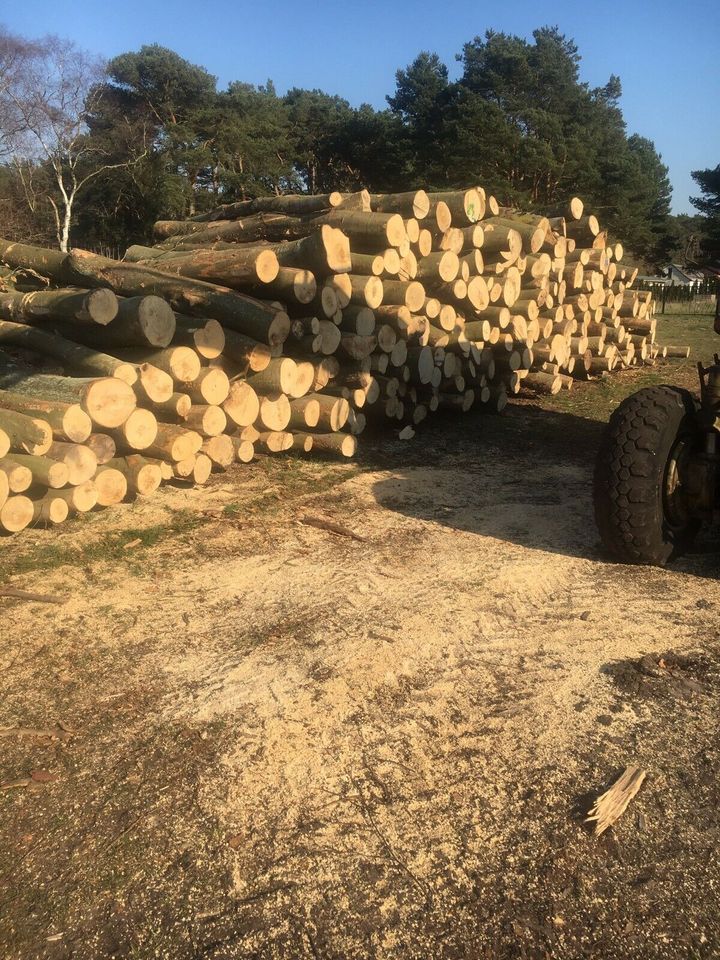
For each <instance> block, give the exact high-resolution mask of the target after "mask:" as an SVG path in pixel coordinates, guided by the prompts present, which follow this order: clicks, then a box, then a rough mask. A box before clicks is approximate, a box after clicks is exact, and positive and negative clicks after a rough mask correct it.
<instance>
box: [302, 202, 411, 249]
mask: <svg viewBox="0 0 720 960" xmlns="http://www.w3.org/2000/svg"><path fill="white" fill-rule="evenodd" d="M313 222H314V223H316V224H327V225H329V226H331V227H335V228H336V229H340V230H342V232H343V233H345V234H347V235H348V236H349V237H350V239H351V241H352V243H353V246H355V245H356V244H357V245H358V248H359V249H362V247H363V245H367V244H370V245H373V244H378V243H379V244H381V245H382V247H399V246H400V244H402V243H403V242H404V241H406V240H407V232H406V230H405V224H404V223H403V218H402V217H401V216H400V215H399V214H397V213H364V212H362V211H355V210H352V211H348V212H343V210H342V209H339V210H334V211H332V213H329V214H325V216H323V217H322V218H319V219H316V220H315V221H313Z"/></svg>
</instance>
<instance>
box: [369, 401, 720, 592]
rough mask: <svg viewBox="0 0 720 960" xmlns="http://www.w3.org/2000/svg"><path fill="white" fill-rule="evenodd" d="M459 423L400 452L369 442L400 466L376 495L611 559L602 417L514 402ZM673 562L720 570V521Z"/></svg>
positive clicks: (377, 463)
mask: <svg viewBox="0 0 720 960" xmlns="http://www.w3.org/2000/svg"><path fill="white" fill-rule="evenodd" d="M463 425H464V429H463V430H462V431H459V430H457V429H452V425H451V424H450V423H448V422H446V421H445V418H443V417H439V418H437V420H436V421H434V422H433V423H431V424H429V425H428V427H427V429H426V430H423V443H422V444H418V445H413V444H407V445H405V447H403V449H402V459H400V457H399V456H398V452H397V449H393V450H392V452H391V454H390V455H388V456H383V454H382V452H381V451H377V450H371V451H369V456H368V461H369V462H368V465H372V466H373V467H374V468H375V469H377V468H384V469H393V470H394V471H395V476H392V477H388V478H386V479H383V480H381V481H379V482H378V483H377V484H376V485H375V487H374V491H373V492H374V495H375V497H376V499H377V501H378V503H379V504H381V505H382V506H383V507H384V508H386V509H389V510H395V511H397V512H398V513H402V514H405V515H407V516H411V517H416V518H419V519H423V520H431V521H435V522H437V523H441V524H443V525H444V526H448V527H452V528H455V529H457V530H463V531H465V532H470V533H477V534H479V535H481V536H483V537H494V538H496V539H498V540H501V541H504V542H506V543H514V544H517V545H519V546H523V547H528V548H530V549H534V550H542V551H547V552H550V553H556V554H562V555H564V556H568V557H580V558H583V559H588V560H596V561H607V562H608V563H610V562H612V561H611V560H610V558H609V557H608V556H607V554H606V553H605V552H604V549H603V547H602V544H601V542H600V539H599V536H598V533H597V529H596V526H595V520H594V516H593V504H592V474H593V467H594V463H595V458H596V455H597V451H598V447H599V444H600V439H601V436H602V432H603V429H604V424H603V423H601V422H600V421H597V420H591V419H586V418H584V417H578V416H575V415H573V414H568V413H558V412H551V411H546V410H542V409H539V408H537V407H530V406H514V407H513V408H512V409H510V410H509V411H508V413H506V414H505V415H503V416H501V417H489V416H487V415H483V414H479V413H477V414H476V413H473V414H469V415H468V416H467V419H466V420H464V421H463ZM423 426H424V425H423ZM394 446H395V447H398V446H400V444H399V442H398V444H396V445H394ZM400 462H401V463H402V466H401V467H400V468H398V463H400ZM673 568H675V569H678V570H681V571H683V572H686V573H691V574H693V575H695V576H706V577H713V578H715V577H718V576H719V575H720V537H719V536H718V530H717V529H714V530H711V531H707V532H706V534H705V535H704V536H702V537H701V538H700V539H699V541H698V543H697V545H696V546H695V547H694V548H693V552H692V553H691V554H690V555H688V556H686V557H683V558H681V559H679V560H677V561H675V562H674V564H673Z"/></svg>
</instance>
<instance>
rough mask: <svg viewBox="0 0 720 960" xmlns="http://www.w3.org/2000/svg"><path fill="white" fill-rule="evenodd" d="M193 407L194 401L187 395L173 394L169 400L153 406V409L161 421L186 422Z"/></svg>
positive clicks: (155, 403)
mask: <svg viewBox="0 0 720 960" xmlns="http://www.w3.org/2000/svg"><path fill="white" fill-rule="evenodd" d="M191 407H192V400H191V399H190V395H189V394H187V393H173V395H172V396H171V397H170V399H169V400H164V401H163V402H162V403H158V402H157V401H156V402H154V403H153V404H152V409H153V411H154V412H155V414H156V415H157V417H158V418H159V419H160V420H171V421H175V420H186V419H187V416H188V414H189V413H190V408H191Z"/></svg>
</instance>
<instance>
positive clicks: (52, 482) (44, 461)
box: [0, 448, 92, 493]
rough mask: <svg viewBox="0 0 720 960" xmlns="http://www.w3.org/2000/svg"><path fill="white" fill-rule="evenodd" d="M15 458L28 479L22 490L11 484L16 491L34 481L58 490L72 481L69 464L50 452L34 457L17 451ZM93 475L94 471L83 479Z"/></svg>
mask: <svg viewBox="0 0 720 960" xmlns="http://www.w3.org/2000/svg"><path fill="white" fill-rule="evenodd" d="M51 449H52V448H51ZM13 459H14V462H15V464H16V465H17V467H18V469H20V470H22V471H23V480H24V481H28V482H27V483H26V484H25V486H23V488H22V490H18V489H15V490H13V488H12V485H11V487H10V489H11V490H13V492H14V493H21V492H23V491H25V490H27V489H28V488H29V487H30V486H31V484H32V483H36V484H38V485H39V486H41V487H50V488H51V489H53V490H58V489H59V488H60V487H64V486H65V485H66V484H67V483H70V468H69V467H68V465H67V464H66V463H64V462H62V461H58V460H57V459H54V458H53V459H51V458H50V454H49V453H48V456H46V457H33V456H30V455H29V454H22V453H16V454H14V455H13ZM0 469H3V466H2V462H0ZM91 476H92V473H91V474H90V475H89V476H88V477H84V478H83V479H88V480H89V479H90V477H91ZM8 480H10V475H8Z"/></svg>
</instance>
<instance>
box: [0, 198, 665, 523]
mask: <svg viewBox="0 0 720 960" xmlns="http://www.w3.org/2000/svg"><path fill="white" fill-rule="evenodd" d="M155 236H156V239H157V241H158V243H157V244H156V245H155V246H153V247H140V246H134V247H130V248H129V249H128V251H127V253H126V255H125V258H124V259H123V260H122V261H114V260H110V259H106V258H104V257H99V256H95V255H93V254H91V253H88V252H85V251H81V250H73V251H72V252H71V253H70V254H62V253H58V252H55V251H50V250H44V249H40V248H36V247H31V246H28V245H24V244H14V243H8V242H6V241H2V240H0V260H1V261H2V262H3V263H4V264H6V266H7V267H8V268H10V271H9V278H8V277H6V278H5V280H4V286H3V291H4V292H0V356H2V354H3V353H4V354H6V355H9V356H10V357H11V358H16V359H17V357H18V356H19V357H20V359H21V360H22V359H23V358H25V359H27V357H28V356H30V357H32V358H34V360H35V361H37V358H38V357H39V358H41V360H42V363H43V364H44V365H45V367H48V366H49V367H50V369H42V370H37V368H36V369H30V370H28V369H27V365H25V366H22V365H17V364H16V365H13V364H12V363H10V364H6V365H5V366H3V365H2V361H0V530H4V531H9V532H13V531H17V530H20V529H22V528H23V527H24V526H27V525H29V524H31V523H41V522H42V523H57V522H60V521H62V520H64V519H65V518H66V517H67V516H68V515H69V514H71V513H73V512H78V511H84V510H89V509H92V507H94V506H95V505H96V504H100V505H102V506H109V505H111V504H113V503H117V502H119V501H121V500H123V499H125V498H126V497H128V496H138V495H139V496H146V495H148V494H150V493H152V492H153V491H154V490H156V489H157V488H158V487H159V486H160V484H161V483H162V482H164V481H168V480H180V481H184V482H194V483H203V482H204V481H205V480H206V479H207V478H208V476H209V474H210V472H211V470H214V469H219V470H223V469H227V467H228V466H230V465H231V464H232V463H234V462H237V461H240V462H244V463H246V462H249V461H250V460H252V459H253V457H254V456H255V455H256V453H257V452H260V451H262V452H264V453H271V454H277V453H281V452H283V451H287V450H297V451H302V452H310V451H313V452H314V453H319V454H321V455H335V456H345V457H349V456H352V455H353V454H354V453H355V451H356V446H357V437H358V435H360V434H361V433H362V432H363V430H364V429H365V426H366V424H367V423H368V421H377V422H387V421H390V422H391V423H392V424H393V425H394V426H395V427H397V428H398V430H399V435H400V437H403V438H405V437H409V436H412V435H413V433H414V429H415V427H416V426H417V425H418V424H419V423H421V422H422V420H424V419H425V417H427V416H428V414H429V413H431V412H433V411H435V410H437V409H439V408H441V409H447V410H455V411H459V412H463V411H467V410H470V409H471V408H474V407H482V408H483V409H486V410H488V411H493V412H497V411H501V410H502V409H503V408H504V406H505V405H506V403H507V402H508V398H509V397H510V396H512V395H513V394H517V393H518V392H519V391H520V390H521V389H523V388H527V389H529V390H531V391H536V392H542V393H556V392H558V391H559V390H562V389H568V390H569V389H571V387H572V385H573V382H574V381H575V380H576V379H578V378H580V379H588V378H591V377H593V376H597V375H601V374H605V373H607V372H610V371H612V370H615V369H622V368H626V367H629V366H633V365H635V364H638V363H651V362H653V361H654V360H655V358H656V357H658V356H661V355H663V348H661V347H659V345H658V344H657V343H656V341H655V332H656V320H655V317H654V307H653V302H652V299H651V297H650V295H649V294H645V293H643V292H637V291H633V289H632V284H633V281H634V279H635V275H636V272H637V271H630V270H628V269H625V268H624V267H623V265H622V256H623V251H622V247H621V245H620V244H619V243H611V242H610V241H609V240H608V237H607V234H606V233H605V232H604V231H602V230H601V229H600V226H599V224H598V222H597V219H596V218H595V217H594V216H592V215H586V214H585V212H584V210H583V205H582V203H581V202H580V201H579V200H577V199H574V200H573V201H571V202H570V203H569V204H568V205H567V207H565V208H564V209H561V210H558V211H552V215H551V216H547V217H544V216H538V215H532V214H526V213H520V212H519V211H516V210H512V209H509V208H503V207H500V206H499V205H498V203H497V202H496V201H495V199H494V198H493V197H491V196H486V195H485V192H484V191H483V190H482V189H481V188H473V189H470V190H466V191H449V192H443V193H426V192H425V191H422V190H419V191H413V192H410V193H401V194H392V195H371V194H368V193H367V192H366V191H362V192H361V193H358V194H345V195H343V194H330V195H327V196H285V197H271V198H262V199H258V200H250V201H242V202H238V203H233V204H228V205H226V206H223V207H220V208H218V209H217V210H214V211H211V212H210V213H208V214H204V215H202V216H199V217H197V218H195V219H193V220H189V221H182V222H174V221H170V222H168V221H162V222H158V223H157V224H155ZM670 349H671V350H677V348H670ZM8 352H9V354H8Z"/></svg>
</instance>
